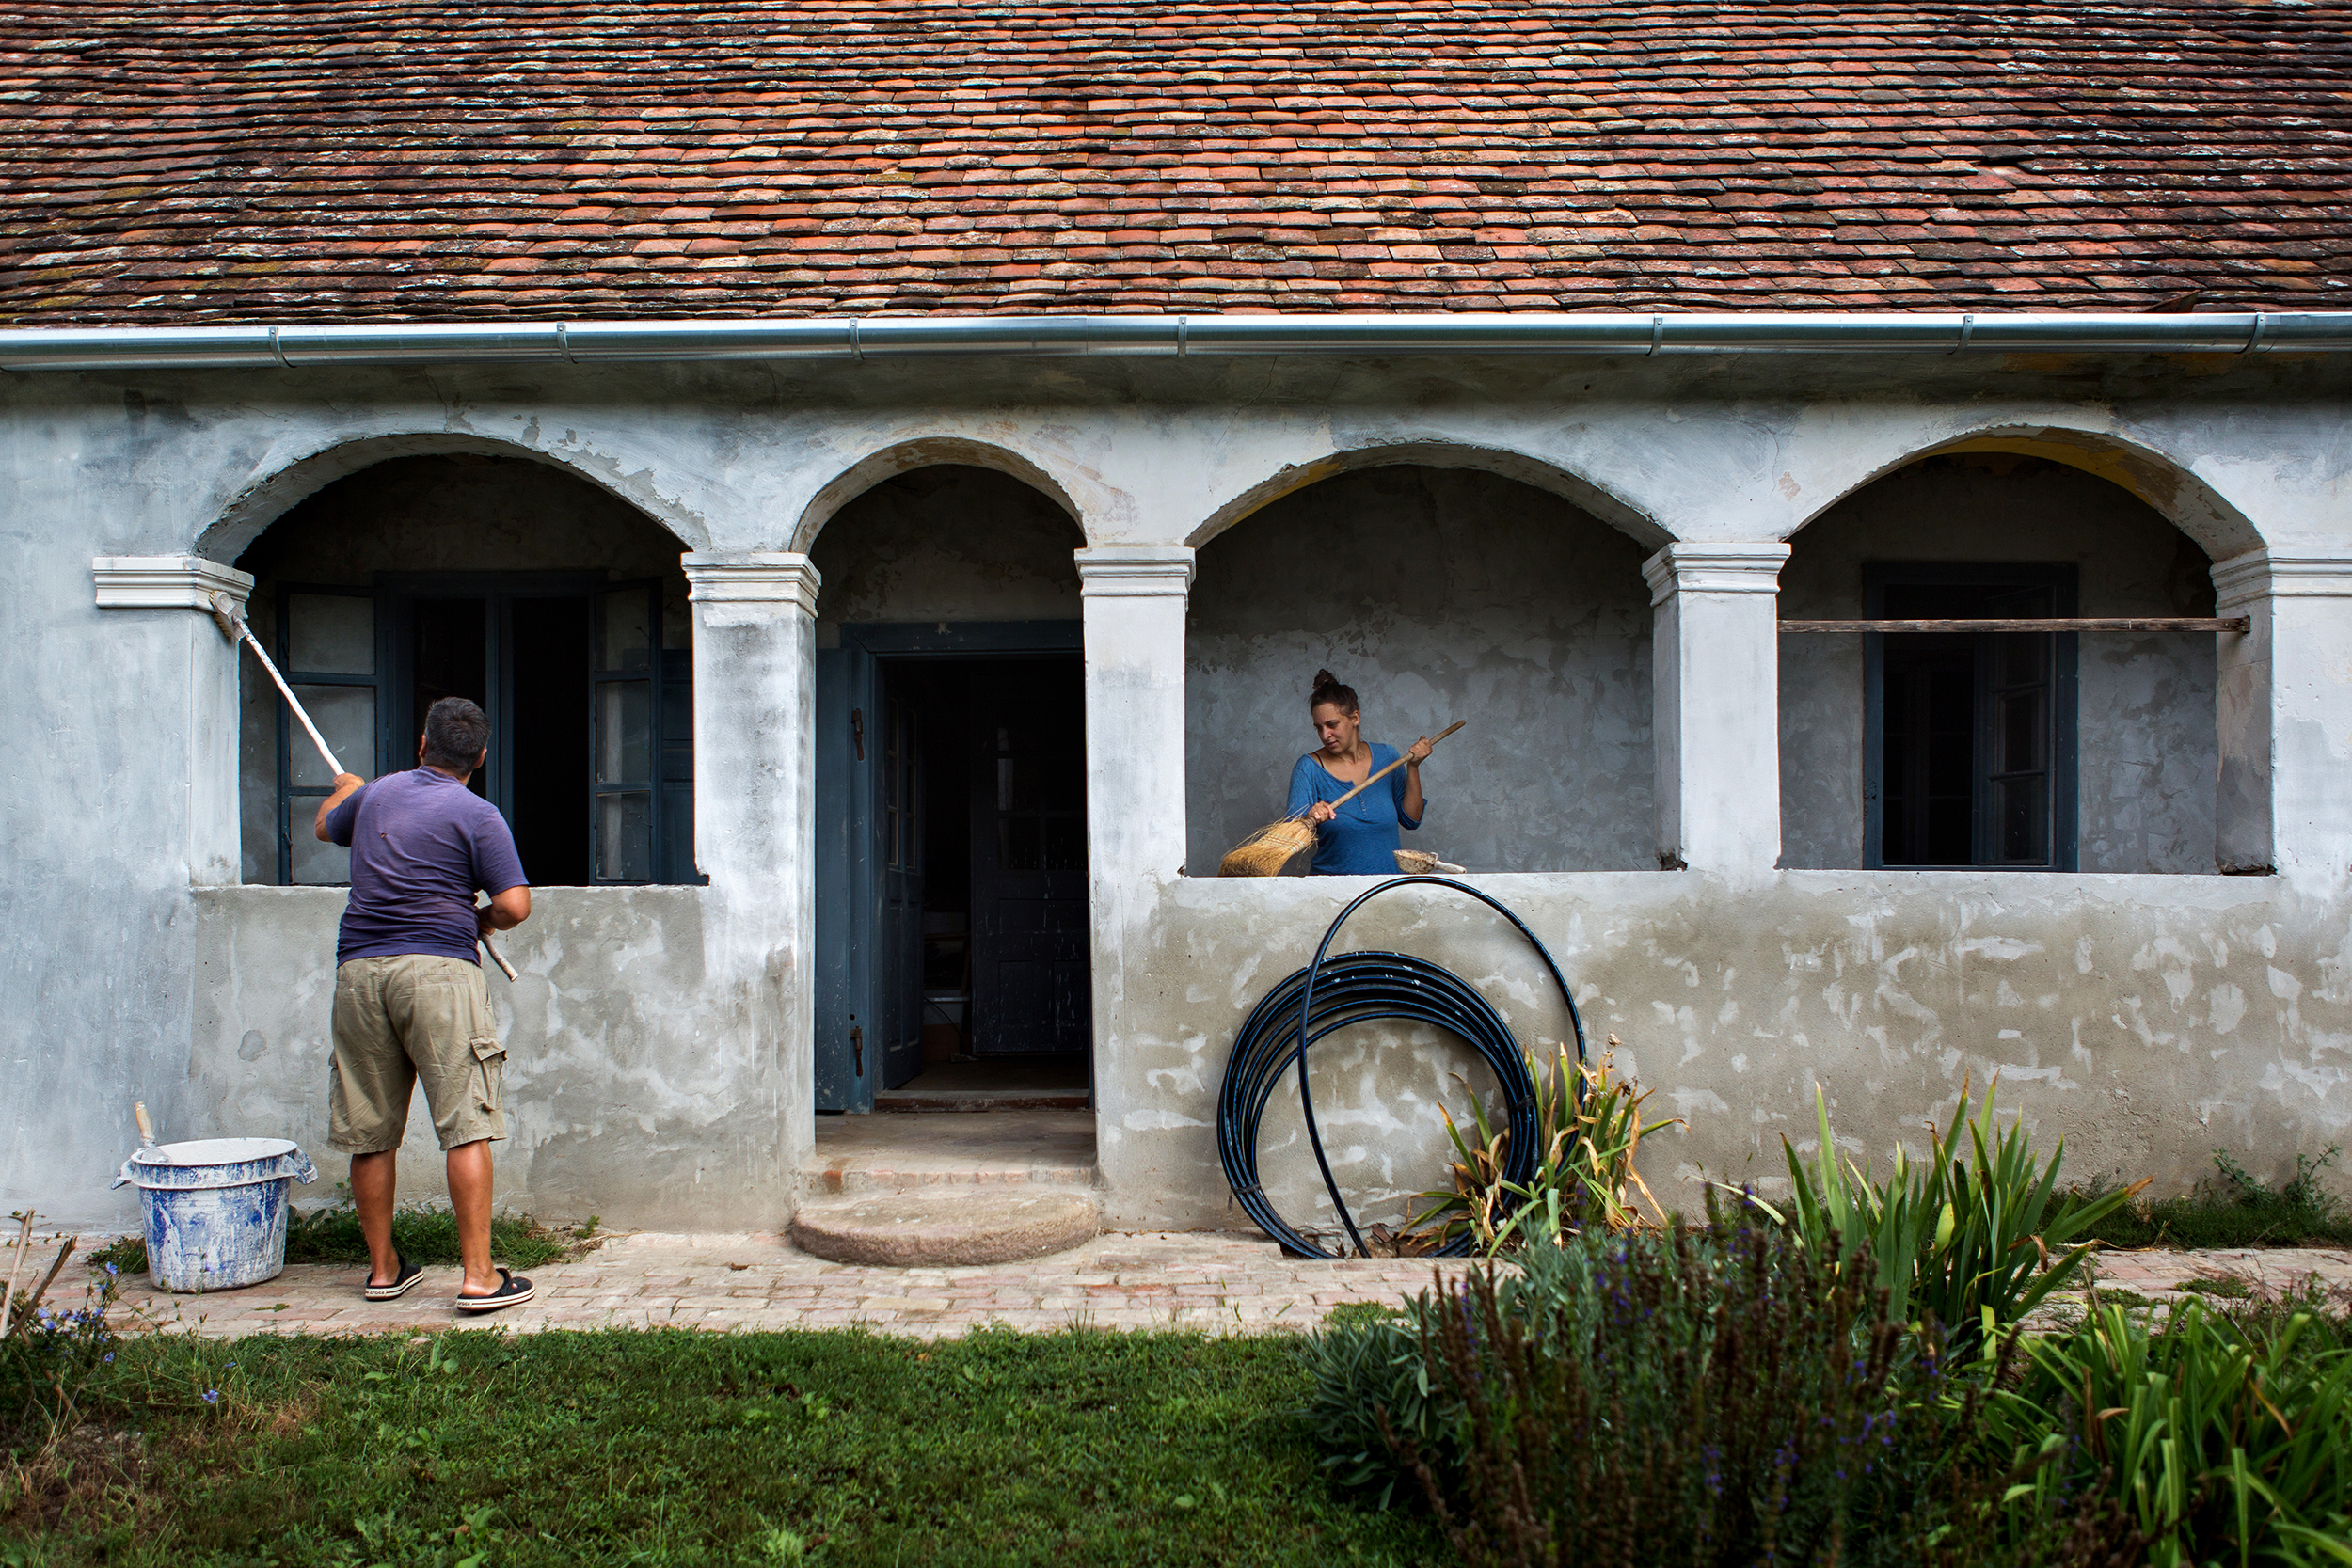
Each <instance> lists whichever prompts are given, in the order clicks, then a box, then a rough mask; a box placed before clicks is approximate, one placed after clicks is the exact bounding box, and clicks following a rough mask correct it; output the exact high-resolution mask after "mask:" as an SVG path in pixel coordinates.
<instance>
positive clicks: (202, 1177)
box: [114, 1138, 319, 1291]
mask: <svg viewBox="0 0 2352 1568" xmlns="http://www.w3.org/2000/svg"><path fill="white" fill-rule="evenodd" d="M318 1174H319V1173H318V1167H316V1166H315V1165H313V1164H310V1161H309V1160H308V1159H306V1158H305V1157H304V1155H303V1152H302V1150H300V1149H298V1148H295V1147H294V1145H293V1144H291V1143H288V1142H287V1141H286V1140H285V1139H283V1138H205V1139H201V1140H199V1141H198V1142H196V1143H184V1144H159V1145H154V1146H151V1147H150V1148H142V1149H140V1150H139V1151H138V1152H137V1153H136V1154H134V1155H132V1156H131V1157H130V1158H129V1159H128V1160H125V1161H124V1162H123V1163H122V1172H121V1174H120V1175H119V1176H117V1177H116V1178H115V1180H114V1185H116V1186H118V1187H119V1186H122V1185H123V1184H124V1183H126V1182H128V1183H132V1184H135V1185H136V1186H137V1188H138V1189H139V1196H140V1197H141V1198H142V1199H143V1200H144V1201H145V1204H146V1208H147V1273H148V1277H150V1278H151V1279H152V1280H154V1282H155V1283H156V1284H158V1285H160V1286H162V1287H163V1288H164V1289H165V1290H167V1291H233V1290H235V1289H236V1288H237V1287H239V1286H241V1285H259V1284H260V1283H262V1281H263V1280H264V1279H275V1278H277V1277H278V1272H279V1271H280V1270H282V1269H284V1268H285V1266H286V1196H287V1194H288V1193H289V1192H290V1191H291V1190H292V1187H293V1183H294V1182H296V1181H315V1180H318Z"/></svg>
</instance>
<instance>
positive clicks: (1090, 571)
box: [1074, 545, 1193, 599]
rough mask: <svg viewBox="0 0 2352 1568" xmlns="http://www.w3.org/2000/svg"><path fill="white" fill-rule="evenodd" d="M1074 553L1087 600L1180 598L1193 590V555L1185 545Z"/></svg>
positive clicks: (1080, 589)
mask: <svg viewBox="0 0 2352 1568" xmlns="http://www.w3.org/2000/svg"><path fill="white" fill-rule="evenodd" d="M1074 553H1075V555H1076V557H1077V562H1078V592H1079V594H1080V596H1081V597H1084V598H1089V599H1141V598H1161V597H1171V598H1179V599H1181V598H1183V597H1184V595H1185V594H1186V593H1188V592H1189V591H1190V590H1191V587H1192V557H1193V552H1192V550H1191V549H1190V548H1188V547H1187V546H1183V545H1099V546H1094V547H1092V548H1090V549H1083V550H1078V551H1076V552H1074Z"/></svg>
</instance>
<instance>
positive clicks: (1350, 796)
mask: <svg viewBox="0 0 2352 1568" xmlns="http://www.w3.org/2000/svg"><path fill="white" fill-rule="evenodd" d="M1469 722H1470V721H1469V720H1467V719H1456V720H1455V721H1454V722H1453V723H1451V724H1448V725H1447V726H1446V727H1445V728H1444V729H1441V730H1439V731H1438V733H1437V734H1436V735H1433V736H1430V737H1429V744H1430V745H1432V746H1435V745H1436V744H1437V743H1438V741H1440V740H1443V739H1444V738H1445V737H1446V736H1450V735H1452V734H1453V733H1454V731H1455V730H1458V729H1460V728H1461V727H1462V726H1463V725H1465V724H1467V723H1469ZM1406 750H1407V751H1410V750H1411V748H1410V747H1407V748H1406ZM1405 760H1406V759H1405V758H1403V757H1399V758H1397V759H1396V760H1395V761H1394V762H1392V763H1391V764H1389V765H1388V766H1387V767H1386V768H1382V769H1380V771H1379V772H1377V773H1375V774H1374V775H1373V776H1372V777H1371V778H1369V779H1366V780H1365V781H1364V782H1363V783H1362V784H1358V785H1357V786H1356V787H1355V788H1353V789H1351V790H1349V791H1348V792H1347V793H1346V794H1344V795H1343V796H1341V797H1340V798H1339V799H1338V800H1334V801H1332V802H1331V809H1332V810H1333V811H1337V810H1339V809H1340V808H1341V807H1342V806H1343V805H1345V804H1347V802H1348V801H1350V800H1354V799H1356V797H1357V796H1359V795H1361V794H1362V793H1363V792H1364V791H1365V790H1367V789H1370V788H1371V787H1372V786H1373V785H1374V784H1378V783H1379V782H1380V781H1381V780H1382V779H1385V778H1387V777H1388V776H1389V775H1390V774H1391V773H1393V772H1395V771H1396V770H1397V769H1398V768H1402V767H1404V766H1405Z"/></svg>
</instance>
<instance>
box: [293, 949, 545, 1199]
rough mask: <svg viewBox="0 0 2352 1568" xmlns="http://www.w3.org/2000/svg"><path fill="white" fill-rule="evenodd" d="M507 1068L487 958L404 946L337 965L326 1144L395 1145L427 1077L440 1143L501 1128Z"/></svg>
mask: <svg viewBox="0 0 2352 1568" xmlns="http://www.w3.org/2000/svg"><path fill="white" fill-rule="evenodd" d="M505 1069H506V1047H505V1046H503V1045H501V1043H500V1042H499V1037H498V1029H497V1026H496V1025H495V1024H493V1023H492V1022H491V1020H490V992H489V988H488V987H487V986H485V984H484V983H483V979H482V970H481V968H480V966H478V965H475V964H469V963H468V962H466V961H465V960H464V959H463V958H437V957H433V956H431V955H428V954H423V953H407V954H402V955H400V956H398V957H395V958H353V959H351V960H350V961H349V962H347V963H344V964H342V965H339V966H338V967H337V968H336V970H335V1059H334V1063H333V1065H332V1066H331V1067H330V1068H329V1069H327V1077H328V1089H327V1096H326V1141H327V1145H328V1147H330V1148H334V1149H336V1150H337V1151H339V1152H341V1153H344V1154H381V1153H382V1152H384V1151H385V1150H386V1149H389V1148H399V1147H400V1140H401V1135H402V1134H403V1133H405V1132H407V1131H408V1101H409V1100H410V1098H411V1097H412V1096H413V1095H414V1094H415V1092H416V1087H417V1083H418V1080H420V1079H421V1080H423V1082H424V1101H425V1103H426V1104H427V1105H428V1106H430V1107H431V1108H432V1111H433V1130H434V1132H437V1133H439V1134H440V1138H441V1148H443V1149H445V1150H446V1149H452V1148H457V1147H458V1146H460V1145H461V1144H470V1143H479V1142H481V1141H482V1140H483V1139H485V1138H503V1137H504V1136H506V1112H505V1111H504V1110H503V1109H502V1108H501V1101H500V1094H501V1079H502V1078H503V1076H504V1073H505Z"/></svg>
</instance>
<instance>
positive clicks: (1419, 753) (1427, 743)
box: [1405, 735, 1437, 768]
mask: <svg viewBox="0 0 2352 1568" xmlns="http://www.w3.org/2000/svg"><path fill="white" fill-rule="evenodd" d="M1435 750H1437V744H1436V742H1434V741H1432V740H1431V739H1430V738H1429V737H1428V736H1425V735H1424V736H1422V737H1421V738H1420V739H1419V740H1416V741H1414V742H1413V749H1412V750H1411V751H1409V752H1406V753H1405V766H1406V767H1407V768H1419V767H1420V766H1421V765H1422V763H1424V762H1427V761H1428V760H1429V753H1430V752H1433V751H1435Z"/></svg>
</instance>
